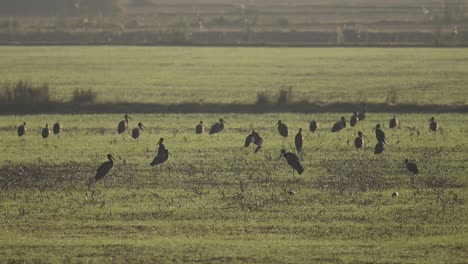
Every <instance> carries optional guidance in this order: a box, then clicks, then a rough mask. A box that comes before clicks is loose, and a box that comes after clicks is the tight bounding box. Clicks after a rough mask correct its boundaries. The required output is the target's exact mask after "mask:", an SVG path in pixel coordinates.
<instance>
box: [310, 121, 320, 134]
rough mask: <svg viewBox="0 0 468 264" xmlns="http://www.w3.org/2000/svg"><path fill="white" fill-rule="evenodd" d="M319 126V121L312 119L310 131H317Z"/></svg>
mask: <svg viewBox="0 0 468 264" xmlns="http://www.w3.org/2000/svg"><path fill="white" fill-rule="evenodd" d="M317 128H318V123H317V121H315V119H314V120H312V121H310V125H309V131H310V132H315V131H317Z"/></svg>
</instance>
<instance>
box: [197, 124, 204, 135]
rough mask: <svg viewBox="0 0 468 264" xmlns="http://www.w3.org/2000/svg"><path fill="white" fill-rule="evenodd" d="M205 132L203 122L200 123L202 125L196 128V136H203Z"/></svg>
mask: <svg viewBox="0 0 468 264" xmlns="http://www.w3.org/2000/svg"><path fill="white" fill-rule="evenodd" d="M204 132H205V126H204V125H203V121H200V123H198V125H197V126H196V127H195V134H203V133H204Z"/></svg>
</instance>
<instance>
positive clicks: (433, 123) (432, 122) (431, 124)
mask: <svg viewBox="0 0 468 264" xmlns="http://www.w3.org/2000/svg"><path fill="white" fill-rule="evenodd" d="M429 130H430V131H432V132H434V133H435V132H437V130H439V124H437V121H436V120H435V118H434V117H431V119H429Z"/></svg>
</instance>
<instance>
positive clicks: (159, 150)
mask: <svg viewBox="0 0 468 264" xmlns="http://www.w3.org/2000/svg"><path fill="white" fill-rule="evenodd" d="M163 142H164V138H160V139H159V141H158V155H160V154H162V153H164V152H165V151H166V147H165V146H164V144H163Z"/></svg>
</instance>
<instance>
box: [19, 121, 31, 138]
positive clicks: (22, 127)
mask: <svg viewBox="0 0 468 264" xmlns="http://www.w3.org/2000/svg"><path fill="white" fill-rule="evenodd" d="M17 133H18V136H19V137H22V136H25V135H27V134H28V127H26V122H24V123H23V124H22V125H20V126H19V127H18V131H17Z"/></svg>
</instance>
